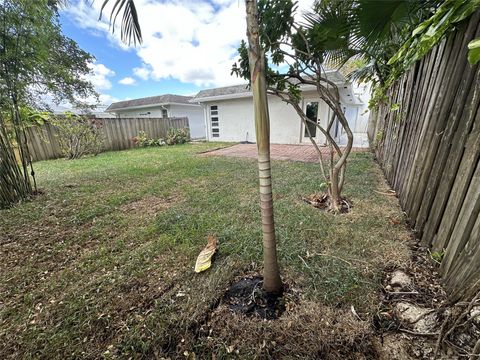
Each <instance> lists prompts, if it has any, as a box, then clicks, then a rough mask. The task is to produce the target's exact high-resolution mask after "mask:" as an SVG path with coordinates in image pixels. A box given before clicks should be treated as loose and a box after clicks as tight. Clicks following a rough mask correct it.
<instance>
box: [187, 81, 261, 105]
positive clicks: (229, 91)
mask: <svg viewBox="0 0 480 360" xmlns="http://www.w3.org/2000/svg"><path fill="white" fill-rule="evenodd" d="M250 93H251V91H250V89H249V88H248V84H242V85H233V86H225V87H220V88H215V89H207V90H201V91H200V92H199V93H198V94H197V95H195V96H194V97H193V99H192V101H191V102H195V101H197V100H198V99H203V98H209V97H214V96H227V95H235V94H250Z"/></svg>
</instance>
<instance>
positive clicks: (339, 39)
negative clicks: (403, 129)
mask: <svg viewBox="0 0 480 360" xmlns="http://www.w3.org/2000/svg"><path fill="white" fill-rule="evenodd" d="M441 3H442V0H422V1H412V0H318V1H317V2H316V3H315V6H314V8H313V10H312V11H310V12H309V13H307V14H306V15H305V23H304V26H305V27H306V28H308V29H309V30H310V32H311V34H312V36H313V38H314V39H315V40H316V41H319V42H320V43H321V45H322V46H325V45H327V47H326V60H327V63H328V64H329V65H331V66H333V67H342V66H343V65H344V64H345V63H346V62H347V61H349V60H351V59H356V60H358V59H361V60H362V61H361V62H360V63H362V66H357V68H356V69H354V70H353V71H351V72H350V73H349V78H350V79H351V80H358V81H366V82H369V81H371V82H372V83H373V85H376V84H379V85H380V86H383V85H384V82H385V80H386V79H387V78H388V76H389V75H390V70H391V67H390V66H389V65H388V64H387V63H388V61H389V60H390V58H391V57H392V56H393V55H394V54H395V53H396V52H397V51H398V49H399V48H400V47H401V46H402V45H403V44H404V43H405V40H406V39H407V38H408V37H409V36H410V35H411V33H412V31H413V29H414V28H415V27H416V26H417V25H418V24H419V23H420V22H422V21H423V20H424V19H426V18H428V17H429V16H430V15H431V14H432V12H434V10H435V8H437V7H438V6H439V5H440V4H441Z"/></svg>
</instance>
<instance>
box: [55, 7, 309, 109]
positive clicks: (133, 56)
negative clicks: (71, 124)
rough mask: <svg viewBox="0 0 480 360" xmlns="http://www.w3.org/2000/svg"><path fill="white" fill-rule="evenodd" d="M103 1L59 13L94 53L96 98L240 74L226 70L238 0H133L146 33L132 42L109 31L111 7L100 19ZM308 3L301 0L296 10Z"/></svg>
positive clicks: (165, 90) (236, 39) (216, 82)
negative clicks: (122, 39) (134, 43)
mask: <svg viewBox="0 0 480 360" xmlns="http://www.w3.org/2000/svg"><path fill="white" fill-rule="evenodd" d="M113 2H114V1H113V0H110V3H113ZM102 3H103V0H94V1H93V2H92V0H75V1H71V3H70V5H69V6H68V7H67V8H66V9H64V10H62V11H61V13H60V21H61V24H62V31H63V32H64V34H65V35H67V36H68V37H70V38H72V39H73V40H75V41H76V42H77V43H78V44H79V45H80V47H81V48H82V49H84V50H86V51H88V52H89V53H91V54H92V55H93V56H94V57H95V59H96V60H95V62H94V63H93V64H91V68H92V74H91V75H90V76H89V79H90V80H91V81H92V83H93V84H94V86H95V88H96V90H97V92H98V93H99V94H100V101H101V103H103V104H105V105H109V104H110V103H112V102H115V101H121V100H129V99H135V98H141V97H146V96H155V95H162V94H178V95H194V94H195V93H197V92H198V91H199V90H202V89H207V88H214V87H220V86H228V85H235V84H241V83H243V82H244V81H242V79H239V78H238V77H236V76H235V75H231V74H230V72H231V68H232V65H233V63H234V62H235V60H236V59H237V48H238V46H239V44H240V41H241V40H242V39H245V32H246V25H245V6H244V1H243V0H170V1H169V0H135V5H136V8H137V11H138V14H139V19H140V25H141V29H142V35H143V43H142V44H141V45H137V46H136V47H135V46H133V45H132V46H127V45H125V44H124V43H122V42H121V40H120V30H119V29H118V28H117V29H116V30H115V32H114V33H112V31H111V29H110V26H109V15H110V9H111V8H110V7H108V6H107V8H106V9H105V10H104V16H103V19H102V20H101V21H99V20H98V19H99V14H100V7H101V5H102ZM312 3H313V0H300V2H299V14H300V13H302V11H303V10H304V9H308V8H310V6H311V4H312ZM119 18H121V16H120V17H119ZM119 23H120V21H119ZM117 27H118V25H117Z"/></svg>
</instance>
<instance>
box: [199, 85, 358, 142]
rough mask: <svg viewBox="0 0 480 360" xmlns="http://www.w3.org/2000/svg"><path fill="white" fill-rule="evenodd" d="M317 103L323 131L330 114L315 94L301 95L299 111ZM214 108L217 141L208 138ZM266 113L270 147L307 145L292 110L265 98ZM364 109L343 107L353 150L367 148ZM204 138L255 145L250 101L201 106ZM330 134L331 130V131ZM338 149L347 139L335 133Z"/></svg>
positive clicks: (273, 99) (271, 97)
mask: <svg viewBox="0 0 480 360" xmlns="http://www.w3.org/2000/svg"><path fill="white" fill-rule="evenodd" d="M313 101H315V102H319V109H318V119H319V121H320V124H321V125H322V126H323V127H326V125H327V123H328V120H329V119H330V117H331V110H330V108H329V107H328V106H327V104H326V103H325V102H323V101H322V100H320V99H318V97H317V96H316V93H315V92H305V93H304V99H303V100H302V107H305V106H306V104H307V103H308V102H313ZM212 105H216V106H217V107H218V117H219V137H213V136H212V129H211V121H210V106H212ZM268 105H269V113H270V124H271V126H270V141H271V143H273V144H301V143H306V144H309V143H310V139H309V138H308V137H305V136H304V132H305V130H304V125H303V123H302V121H301V119H300V117H299V116H298V115H297V113H296V112H295V110H294V109H293V107H292V106H290V105H288V104H286V103H285V102H282V101H281V100H280V99H279V98H278V97H275V96H269V97H268ZM365 108H366V105H360V106H359V105H345V109H346V117H347V120H348V121H349V124H350V126H351V128H352V131H353V133H354V146H359V147H366V146H368V138H367V124H368V112H367V113H365V114H364V112H365ZM204 109H205V115H204V117H205V116H206V123H207V126H208V129H207V135H208V137H207V138H208V140H210V141H232V142H240V141H250V142H255V124H254V118H253V102H252V98H240V99H228V100H219V101H211V102H206V103H204ZM332 131H333V130H332ZM338 135H339V138H340V139H339V141H340V144H341V145H346V143H347V137H346V134H345V133H344V132H342V133H339V134H338ZM316 140H317V142H318V143H319V144H323V143H325V142H326V139H325V136H324V135H323V134H322V133H320V131H317V136H316Z"/></svg>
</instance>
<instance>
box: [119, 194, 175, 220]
mask: <svg viewBox="0 0 480 360" xmlns="http://www.w3.org/2000/svg"><path fill="white" fill-rule="evenodd" d="M177 202H179V199H178V198H176V197H175V196H171V197H167V198H161V197H157V196H147V197H144V198H142V199H140V200H136V201H133V202H131V203H128V204H125V205H123V206H122V207H121V208H120V210H121V211H122V212H124V213H129V214H132V215H141V216H142V217H143V216H147V217H153V216H155V214H156V213H158V212H159V211H164V210H166V209H168V208H169V207H170V206H172V204H175V203H177Z"/></svg>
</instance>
